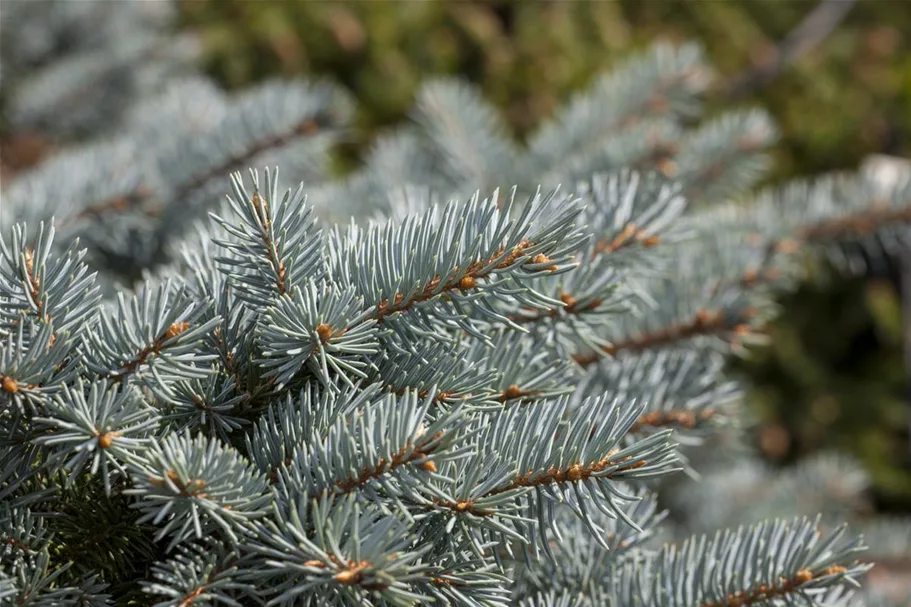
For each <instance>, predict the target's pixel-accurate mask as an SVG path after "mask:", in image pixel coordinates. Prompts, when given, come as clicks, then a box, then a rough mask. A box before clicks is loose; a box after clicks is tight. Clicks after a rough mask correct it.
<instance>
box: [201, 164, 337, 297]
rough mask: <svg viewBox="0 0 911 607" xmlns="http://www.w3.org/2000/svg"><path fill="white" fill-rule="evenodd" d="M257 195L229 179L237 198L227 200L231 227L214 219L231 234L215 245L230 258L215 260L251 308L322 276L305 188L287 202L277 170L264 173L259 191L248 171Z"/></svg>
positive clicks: (288, 194) (255, 177) (236, 177)
mask: <svg viewBox="0 0 911 607" xmlns="http://www.w3.org/2000/svg"><path fill="white" fill-rule="evenodd" d="M250 178H251V181H252V182H253V194H252V195H251V194H249V193H248V192H247V190H246V188H245V187H244V184H243V181H242V179H241V175H240V173H234V174H232V176H231V185H232V189H233V194H234V195H233V196H230V197H228V202H229V205H230V209H231V210H232V211H233V215H234V218H235V221H239V222H241V223H240V225H235V224H234V223H233V222H231V221H228V220H226V219H223V218H222V217H220V216H218V215H215V214H212V218H213V219H214V220H215V221H216V222H217V223H218V224H219V225H220V226H221V227H222V228H223V229H224V230H225V231H226V232H227V233H228V234H229V236H230V237H232V238H229V239H218V240H216V241H215V242H216V244H218V245H219V246H220V247H222V248H224V249H226V250H227V251H228V252H229V253H231V255H229V256H224V257H219V258H216V262H218V264H219V267H220V269H221V271H222V272H223V273H225V275H231V276H232V281H233V282H234V284H235V285H236V288H237V296H238V297H240V298H241V299H242V300H244V301H246V302H248V303H250V304H251V305H256V306H262V305H268V304H269V303H270V301H271V299H272V298H273V297H274V296H280V295H284V294H286V293H288V292H289V291H290V290H291V288H292V287H293V286H303V285H304V284H305V281H307V280H308V279H315V278H319V277H320V275H321V274H322V265H323V264H322V263H321V261H320V259H319V257H320V247H321V244H322V240H321V237H320V235H319V231H318V230H316V229H315V225H316V220H315V219H314V218H313V217H312V209H310V208H309V207H307V206H306V197H305V196H304V194H303V184H300V186H299V187H298V189H297V190H296V191H295V192H294V193H292V192H291V190H288V191H287V192H286V193H285V195H284V196H283V197H281V198H280V197H279V194H278V170H277V169H276V170H274V171H270V170H266V172H265V183H264V184H263V187H262V188H261V186H260V180H259V173H258V172H256V171H252V170H251V171H250Z"/></svg>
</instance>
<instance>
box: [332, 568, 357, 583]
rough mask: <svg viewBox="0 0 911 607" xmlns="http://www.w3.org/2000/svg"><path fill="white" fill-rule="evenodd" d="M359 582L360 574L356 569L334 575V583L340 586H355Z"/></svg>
mask: <svg viewBox="0 0 911 607" xmlns="http://www.w3.org/2000/svg"><path fill="white" fill-rule="evenodd" d="M360 580H361V572H360V571H359V570H357V569H345V570H344V571H339V572H338V573H336V574H335V581H337V582H338V583H340V584H357V583H358V582H359V581H360Z"/></svg>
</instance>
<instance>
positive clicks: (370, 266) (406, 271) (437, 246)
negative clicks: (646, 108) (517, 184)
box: [330, 190, 586, 339]
mask: <svg viewBox="0 0 911 607" xmlns="http://www.w3.org/2000/svg"><path fill="white" fill-rule="evenodd" d="M514 197H515V190H513V192H512V194H511V197H510V200H509V203H508V204H507V206H506V207H505V208H504V209H503V210H501V209H499V208H498V207H497V205H496V203H495V201H494V199H495V198H496V196H493V197H492V198H491V199H485V200H483V201H482V200H481V199H480V196H479V195H478V194H476V195H475V196H474V197H472V198H471V199H470V200H469V201H468V202H466V203H455V202H453V203H450V204H448V205H446V207H445V208H444V209H442V210H440V209H438V208H432V209H431V210H430V211H427V212H425V213H423V214H421V215H419V216H410V217H408V218H407V219H405V220H404V221H403V222H402V223H401V224H399V225H394V224H392V223H390V224H387V225H385V226H381V225H377V224H372V225H370V226H369V227H368V228H367V229H365V230H360V229H359V228H357V227H356V226H352V227H351V228H350V229H349V230H348V232H347V234H345V235H344V236H343V235H342V234H341V233H340V232H338V231H336V232H334V233H333V237H332V238H331V239H330V259H331V261H330V267H331V270H330V272H331V275H332V278H333V280H335V281H337V282H338V283H340V284H342V285H353V286H354V287H355V289H356V290H357V293H358V294H360V295H362V296H363V298H364V301H365V302H367V303H368V304H372V305H375V306H376V307H375V313H374V315H373V316H374V318H375V319H376V320H377V321H378V322H380V323H383V324H385V323H388V322H390V321H392V320H393V319H397V318H399V317H401V316H402V315H403V314H405V313H406V312H409V311H411V310H415V313H414V314H405V316H407V322H405V321H402V322H396V323H395V327H394V328H393V330H397V331H407V330H409V327H413V328H414V329H411V330H415V329H419V330H420V332H424V333H428V334H442V333H441V331H442V330H443V329H445V328H461V329H464V330H465V331H468V332H469V333H470V334H472V335H474V336H475V337H478V338H481V339H484V335H483V334H482V333H480V332H479V330H478V328H477V327H475V324H477V321H480V320H483V319H485V318H490V319H491V320H496V321H499V322H502V321H507V320H508V319H507V318H505V317H504V316H503V315H502V314H500V313H498V312H497V311H496V310H495V309H493V308H492V307H491V306H490V305H489V304H487V303H486V299H485V296H487V295H490V296H496V295H498V294H504V295H505V294H514V296H516V295H518V294H521V296H522V298H523V301H524V302H526V303H528V304H529V305H535V306H539V307H540V306H546V305H553V304H552V303H551V300H550V299H549V298H545V297H544V296H542V295H540V294H538V293H536V292H535V291H533V290H532V289H530V288H529V287H526V286H524V285H523V286H520V287H519V289H516V288H515V287H512V283H513V281H517V282H519V283H522V282H524V281H526V280H528V279H531V278H534V277H536V276H541V275H552V274H558V273H560V272H565V271H568V270H570V269H572V268H573V267H574V266H575V263H574V262H573V261H572V257H571V255H572V253H573V252H575V251H577V250H578V248H579V247H580V246H581V245H582V244H583V243H584V241H585V240H586V236H585V235H584V233H583V232H582V231H581V230H580V229H579V228H578V226H577V225H576V223H575V220H576V217H577V216H578V214H579V211H580V209H579V207H578V206H577V204H576V202H575V201H573V200H565V199H564V198H562V197H559V196H557V194H556V193H551V194H549V195H547V196H542V195H541V194H540V193H538V194H536V195H535V196H534V197H533V198H532V199H531V200H530V201H529V202H528V204H526V205H524V206H523V207H522V209H521V210H520V211H519V212H518V214H517V216H516V217H513V207H514V201H515V198H514ZM511 287H512V288H511ZM441 301H442V302H445V303H443V304H442V305H441ZM431 304H432V305H431ZM469 306H470V308H471V310H472V314H471V315H469V314H468V307H469ZM470 316H473V317H475V318H471V317H470ZM475 319H476V320H475Z"/></svg>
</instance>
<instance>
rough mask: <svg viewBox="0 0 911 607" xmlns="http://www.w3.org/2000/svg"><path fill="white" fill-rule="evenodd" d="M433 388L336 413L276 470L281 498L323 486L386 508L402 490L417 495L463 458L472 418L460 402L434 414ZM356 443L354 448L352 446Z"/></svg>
mask: <svg viewBox="0 0 911 607" xmlns="http://www.w3.org/2000/svg"><path fill="white" fill-rule="evenodd" d="M433 404H434V395H433V390H431V393H430V394H428V395H427V396H426V397H424V398H419V397H418V395H417V394H415V393H414V392H406V393H405V394H404V395H403V396H396V395H394V394H385V395H384V396H383V397H382V400H380V401H379V402H375V403H373V404H371V406H370V407H369V408H367V409H364V410H358V411H355V412H354V413H353V414H352V415H351V416H350V417H348V418H339V419H338V420H337V421H336V423H335V424H334V425H333V426H332V427H330V428H329V429H328V431H327V432H326V435H325V437H323V438H322V439H321V440H315V441H314V440H310V441H307V442H306V443H304V444H302V445H301V446H300V447H299V448H298V449H297V450H296V453H294V454H292V456H291V461H290V463H288V464H287V465H285V466H283V467H281V468H279V470H278V486H277V490H278V493H279V495H282V496H287V497H283V499H288V500H290V499H296V498H297V496H304V498H305V499H307V500H308V501H309V500H310V499H315V498H317V497H319V496H320V495H322V494H323V493H324V492H328V493H329V494H330V495H331V494H347V493H353V492H356V493H357V494H358V495H360V496H362V497H363V498H364V499H367V500H371V501H374V502H376V503H377V505H378V506H381V505H383V504H385V503H386V500H389V499H392V500H393V503H394V500H395V499H396V498H397V497H398V496H403V497H404V498H406V499H408V500H410V501H415V500H419V499H420V498H419V497H417V495H416V494H417V493H420V492H421V487H422V485H423V484H424V483H425V482H426V480H427V478H431V477H432V476H433V474H434V473H435V472H436V471H437V470H438V469H439V466H441V465H443V464H444V463H445V462H448V461H451V460H454V459H460V458H463V457H465V456H466V454H467V451H466V448H465V447H464V442H465V441H468V440H470V438H471V433H468V432H464V431H463V430H464V428H465V426H466V424H467V423H468V419H467V418H466V417H465V416H464V411H463V409H462V407H460V406H458V405H456V406H454V407H452V408H450V409H449V410H448V411H446V412H444V413H443V414H440V415H438V416H436V417H435V419H430V418H429V416H428V412H429V410H430V409H431V407H432V405H433ZM354 445H358V446H357V447H353V446H354Z"/></svg>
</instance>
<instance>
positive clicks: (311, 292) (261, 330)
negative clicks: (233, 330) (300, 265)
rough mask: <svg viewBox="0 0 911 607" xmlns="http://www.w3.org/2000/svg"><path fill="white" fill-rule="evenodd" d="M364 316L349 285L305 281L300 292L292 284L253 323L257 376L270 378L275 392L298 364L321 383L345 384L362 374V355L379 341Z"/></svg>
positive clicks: (374, 348)
mask: <svg viewBox="0 0 911 607" xmlns="http://www.w3.org/2000/svg"><path fill="white" fill-rule="evenodd" d="M369 316H370V311H368V310H366V309H365V306H364V303H363V300H362V299H361V298H360V297H358V296H356V295H355V290H354V288H353V287H350V286H349V287H348V288H340V287H337V286H335V285H332V284H330V283H325V282H323V283H317V282H310V283H308V284H307V286H306V288H305V289H303V290H302V289H301V288H300V287H298V286H295V287H294V288H293V290H292V291H291V292H290V293H287V294H285V295H281V296H279V297H278V298H277V299H276V301H275V304H273V305H272V306H271V307H270V308H269V309H267V310H266V311H265V312H264V313H263V316H262V318H261V319H260V322H259V323H258V324H257V327H256V331H257V339H258V340H259V342H260V344H261V347H262V353H263V357H264V359H263V360H262V361H260V363H261V365H262V367H263V368H264V369H265V370H266V372H265V373H264V374H263V377H264V378H267V379H274V381H275V384H276V389H279V390H280V389H281V388H282V387H283V386H284V385H286V384H287V383H288V382H289V381H290V380H291V379H292V378H293V377H294V376H295V375H296V374H297V373H298V372H299V371H300V370H301V369H302V368H304V367H306V368H307V370H308V371H309V372H310V373H311V374H313V375H314V376H316V377H317V378H318V379H319V380H320V382H322V383H323V385H325V386H328V385H330V383H331V379H330V378H331V377H332V376H335V377H338V378H339V379H341V380H342V381H343V382H346V383H349V384H352V378H360V379H363V378H365V377H366V371H365V369H368V368H369V362H368V357H369V356H370V355H373V354H375V353H376V352H377V351H378V345H379V344H378V340H377V337H376V332H377V331H376V327H375V325H376V320H374V319H372V318H369ZM352 385H353V384H352Z"/></svg>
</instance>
